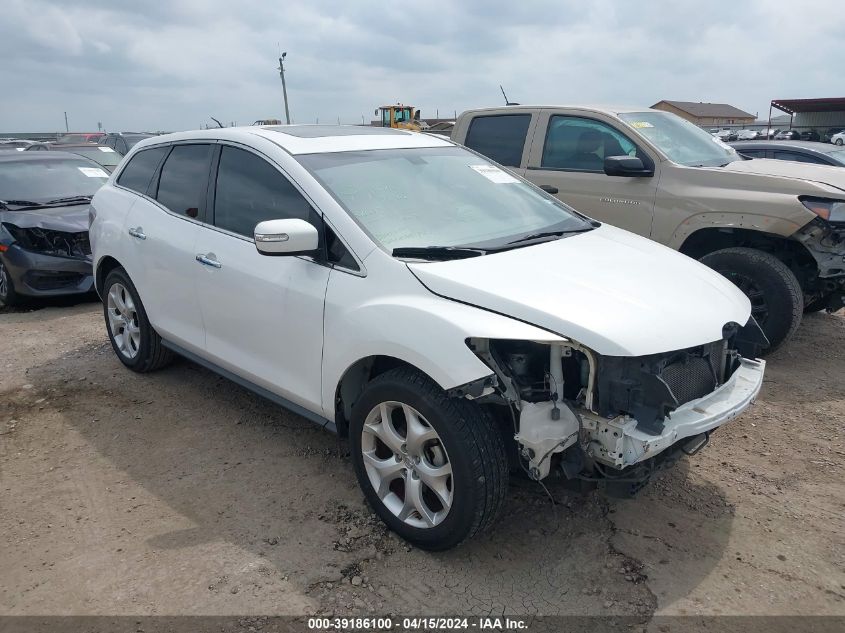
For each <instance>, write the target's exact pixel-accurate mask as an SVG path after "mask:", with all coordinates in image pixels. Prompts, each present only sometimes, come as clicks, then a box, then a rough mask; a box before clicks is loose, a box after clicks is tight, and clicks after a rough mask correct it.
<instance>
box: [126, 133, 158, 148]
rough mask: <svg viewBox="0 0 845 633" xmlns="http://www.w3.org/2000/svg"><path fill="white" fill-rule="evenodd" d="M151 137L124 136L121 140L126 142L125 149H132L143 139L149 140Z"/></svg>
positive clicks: (147, 135) (140, 135) (138, 135)
mask: <svg viewBox="0 0 845 633" xmlns="http://www.w3.org/2000/svg"><path fill="white" fill-rule="evenodd" d="M151 136H152V134H124V135H123V140H125V141H126V147H128V148H129V149H132V148H133V147H135V145H137V144H138V143H140V142H141V141H143V140H144V139H145V138H150V137H151Z"/></svg>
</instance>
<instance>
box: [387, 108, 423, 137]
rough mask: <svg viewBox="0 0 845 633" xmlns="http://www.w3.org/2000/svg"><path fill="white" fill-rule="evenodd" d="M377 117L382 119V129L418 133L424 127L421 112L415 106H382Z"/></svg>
mask: <svg viewBox="0 0 845 633" xmlns="http://www.w3.org/2000/svg"><path fill="white" fill-rule="evenodd" d="M375 115H376V116H377V117H379V118H380V119H381V126H382V127H395V128H399V129H402V130H416V131H419V130H420V129H422V128H423V127H424V124H421V123H420V111H419V110H417V109H416V108H415V107H413V106H406V105H402V104H401V103H397V104H396V105H386V106H380V107H379V108H378V109H377V110H376V112H375Z"/></svg>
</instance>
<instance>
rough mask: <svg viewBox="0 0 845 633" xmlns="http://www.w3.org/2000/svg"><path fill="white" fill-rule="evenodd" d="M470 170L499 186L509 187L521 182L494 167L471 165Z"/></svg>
mask: <svg viewBox="0 0 845 633" xmlns="http://www.w3.org/2000/svg"><path fill="white" fill-rule="evenodd" d="M469 168H470V169H472V170H474V171H475V172H477V173H479V174H481V175H482V176H484V177H485V178H486V179H487V180H489V181H490V182H495V183H496V184H499V185H507V184H510V183H514V182H519V181H518V180H517V179H516V178H514V177H513V176H511V175H510V174H509V173H507V172H506V171H502V170H501V169H499V168H498V167H494V166H493V165H470V166H469Z"/></svg>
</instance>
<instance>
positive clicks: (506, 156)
mask: <svg viewBox="0 0 845 633" xmlns="http://www.w3.org/2000/svg"><path fill="white" fill-rule="evenodd" d="M530 124H531V115H530V114H495V115H490V116H479V117H475V118H474V119H473V120H472V122H471V123H470V124H469V131H467V137H466V141H465V142H464V145H466V146H467V147H469V148H471V149H474V150H475V151H476V152H478V153H479V154H484V155H485V156H487V157H488V158H491V159H493V160H494V161H496V162H497V163H499V164H500V165H506V166H508V167H519V166H520V163H521V162H522V150H523V149H524V148H525V139H526V137H527V136H528V126H529V125H530Z"/></svg>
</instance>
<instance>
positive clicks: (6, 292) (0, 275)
mask: <svg viewBox="0 0 845 633" xmlns="http://www.w3.org/2000/svg"><path fill="white" fill-rule="evenodd" d="M20 303H21V296H20V295H19V294H18V293H17V292H15V285H14V284H13V283H12V277H11V275H9V271H8V270H7V269H6V266H5V265H4V264H3V259H2V258H0V306H7V307H9V308H11V307H12V306H16V305H20Z"/></svg>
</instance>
